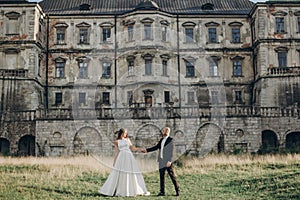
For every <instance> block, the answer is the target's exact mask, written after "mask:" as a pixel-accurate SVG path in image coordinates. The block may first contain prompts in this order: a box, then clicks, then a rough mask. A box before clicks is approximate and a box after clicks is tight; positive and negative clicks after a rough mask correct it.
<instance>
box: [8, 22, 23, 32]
mask: <svg viewBox="0 0 300 200" xmlns="http://www.w3.org/2000/svg"><path fill="white" fill-rule="evenodd" d="M19 27H20V25H19V20H18V19H10V20H9V23H8V25H7V34H8V35H18V34H19Z"/></svg>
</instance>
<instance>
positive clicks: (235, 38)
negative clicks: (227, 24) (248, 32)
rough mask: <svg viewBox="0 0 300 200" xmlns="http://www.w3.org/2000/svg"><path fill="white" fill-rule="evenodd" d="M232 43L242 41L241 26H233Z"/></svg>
mask: <svg viewBox="0 0 300 200" xmlns="http://www.w3.org/2000/svg"><path fill="white" fill-rule="evenodd" d="M231 31H232V43H240V42H241V32H240V31H241V30H240V28H232V29H231Z"/></svg>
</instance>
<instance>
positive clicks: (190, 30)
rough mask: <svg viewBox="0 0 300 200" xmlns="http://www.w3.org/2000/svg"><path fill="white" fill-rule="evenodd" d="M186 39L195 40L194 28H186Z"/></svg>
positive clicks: (188, 40)
mask: <svg viewBox="0 0 300 200" xmlns="http://www.w3.org/2000/svg"><path fill="white" fill-rule="evenodd" d="M185 41H186V42H194V28H185Z"/></svg>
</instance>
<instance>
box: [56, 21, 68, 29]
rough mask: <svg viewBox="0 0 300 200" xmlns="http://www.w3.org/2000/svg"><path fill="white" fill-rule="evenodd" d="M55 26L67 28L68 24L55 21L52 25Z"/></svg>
mask: <svg viewBox="0 0 300 200" xmlns="http://www.w3.org/2000/svg"><path fill="white" fill-rule="evenodd" d="M54 27H55V28H68V27H69V25H68V24H67V23H65V22H57V23H56V24H55V25H54Z"/></svg>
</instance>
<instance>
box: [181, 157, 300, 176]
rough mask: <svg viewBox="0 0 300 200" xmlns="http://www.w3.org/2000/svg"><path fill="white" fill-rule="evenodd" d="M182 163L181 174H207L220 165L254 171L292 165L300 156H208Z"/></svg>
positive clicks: (193, 158) (186, 158) (187, 159)
mask: <svg viewBox="0 0 300 200" xmlns="http://www.w3.org/2000/svg"><path fill="white" fill-rule="evenodd" d="M180 161H181V162H182V164H183V166H184V167H183V168H182V169H180V172H181V173H203V174H205V173H207V172H208V171H209V170H213V169H215V168H216V167H219V166H220V165H224V166H226V168H232V169H234V168H236V167H237V166H238V167H241V166H243V165H253V170H254V171H255V170H259V169H260V167H261V166H262V165H266V164H291V163H296V162H299V161H300V154H286V155H260V156H258V155H255V156H253V155H250V154H244V155H224V154H217V155H208V156H206V157H205V158H203V159H199V158H195V157H184V158H181V159H180Z"/></svg>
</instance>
